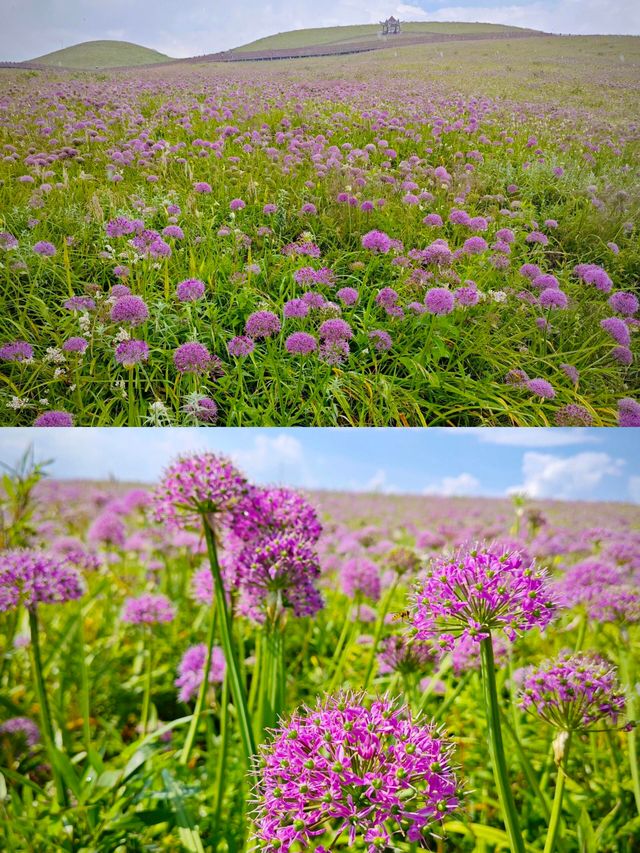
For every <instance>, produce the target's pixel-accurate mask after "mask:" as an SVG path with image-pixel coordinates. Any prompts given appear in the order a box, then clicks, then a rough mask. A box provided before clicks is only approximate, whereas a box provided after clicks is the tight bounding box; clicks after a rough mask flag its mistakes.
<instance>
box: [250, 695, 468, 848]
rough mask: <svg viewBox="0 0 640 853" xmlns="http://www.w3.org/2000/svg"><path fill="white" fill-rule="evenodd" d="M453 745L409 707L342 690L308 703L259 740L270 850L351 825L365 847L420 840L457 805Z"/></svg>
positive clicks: (260, 805) (260, 810)
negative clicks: (268, 738) (263, 741)
mask: <svg viewBox="0 0 640 853" xmlns="http://www.w3.org/2000/svg"><path fill="white" fill-rule="evenodd" d="M451 752H452V746H451V744H450V743H449V742H448V741H447V740H446V739H445V738H444V737H443V736H442V733H441V732H440V730H439V729H437V728H436V726H435V725H433V724H427V723H424V722H423V721H422V720H421V719H420V718H419V717H418V718H416V719H414V718H413V717H412V714H411V710H410V709H409V707H408V706H406V705H402V704H400V703H399V702H397V701H394V700H391V699H387V698H382V699H376V700H374V701H373V702H371V703H370V704H369V703H368V702H367V700H366V698H365V696H364V695H362V694H341V695H339V696H337V697H333V696H330V697H328V698H325V700H324V701H321V700H319V701H318V704H317V705H316V707H315V708H314V709H311V708H308V707H305V706H303V707H302V708H300V709H298V710H297V711H296V712H295V713H294V714H293V715H292V716H291V717H290V719H289V720H287V721H286V722H282V723H281V724H280V727H279V728H278V729H277V730H276V731H275V733H274V737H273V739H272V740H271V741H270V742H269V743H267V744H265V745H263V746H262V747H261V748H260V758H261V764H260V766H259V768H256V774H257V776H258V780H257V786H256V798H257V803H256V814H255V826H256V834H257V837H258V843H259V845H260V846H261V847H263V849H264V850H265V851H267V853H275V851H281V853H289V851H290V849H291V848H292V847H294V849H297V847H298V846H299V845H302V847H308V846H311V845H313V844H314V842H315V839H316V838H317V837H318V835H320V834H321V833H324V832H327V833H330V834H331V836H330V837H334V836H335V835H336V833H337V834H338V835H339V834H340V833H341V832H342V831H345V832H348V835H349V846H353V844H354V843H355V841H356V839H360V840H362V841H364V843H365V844H366V849H367V851H368V853H376V851H378V850H381V849H382V850H383V849H389V848H391V849H395V847H396V842H397V841H400V840H402V841H404V840H408V841H409V842H420V841H421V840H422V839H423V838H426V837H427V836H428V834H429V832H430V830H431V829H432V827H433V826H434V824H438V823H439V822H441V821H442V820H443V818H444V817H446V815H447V814H448V813H449V812H451V811H452V810H453V809H455V808H456V807H457V805H458V796H457V789H456V780H455V776H454V774H453V770H452V768H451V763H450V760H451Z"/></svg>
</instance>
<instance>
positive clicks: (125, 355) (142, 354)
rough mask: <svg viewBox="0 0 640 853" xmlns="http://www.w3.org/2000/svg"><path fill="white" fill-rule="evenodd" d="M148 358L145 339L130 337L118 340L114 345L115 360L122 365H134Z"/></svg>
mask: <svg viewBox="0 0 640 853" xmlns="http://www.w3.org/2000/svg"><path fill="white" fill-rule="evenodd" d="M148 358H149V344H148V343H147V342H146V341H138V340H135V339H131V340H128V341H120V343H119V344H118V346H117V347H116V361H117V362H118V364H121V365H122V366H123V367H134V366H135V365H136V364H139V363H140V362H141V361H147V360H148Z"/></svg>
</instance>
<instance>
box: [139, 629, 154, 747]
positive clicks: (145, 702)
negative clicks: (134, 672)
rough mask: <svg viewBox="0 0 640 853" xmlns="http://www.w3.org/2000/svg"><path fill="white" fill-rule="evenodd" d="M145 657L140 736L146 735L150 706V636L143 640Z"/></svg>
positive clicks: (151, 655) (151, 675) (151, 667)
mask: <svg viewBox="0 0 640 853" xmlns="http://www.w3.org/2000/svg"><path fill="white" fill-rule="evenodd" d="M145 647H146V648H145V657H146V665H147V667H146V672H145V678H144V692H143V694H142V713H141V715H140V727H141V728H142V737H146V734H147V726H148V724H149V708H150V706H151V682H152V677H153V652H152V650H151V649H152V646H151V637H149V636H148V634H147V637H146V642H145Z"/></svg>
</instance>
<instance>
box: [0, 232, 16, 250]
mask: <svg viewBox="0 0 640 853" xmlns="http://www.w3.org/2000/svg"><path fill="white" fill-rule="evenodd" d="M18 246H19V243H18V240H17V239H16V238H15V237H14V236H13V234H10V233H9V232H8V231H0V249H2V250H3V251H5V252H10V251H11V250H12V249H17V248H18Z"/></svg>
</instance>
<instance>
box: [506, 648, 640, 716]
mask: <svg viewBox="0 0 640 853" xmlns="http://www.w3.org/2000/svg"><path fill="white" fill-rule="evenodd" d="M518 704H519V705H520V707H521V708H524V709H525V710H526V711H532V712H534V713H535V714H537V715H538V716H539V717H541V718H542V719H543V720H545V721H546V722H547V723H549V724H550V725H552V726H555V727H556V728H558V729H561V730H562V731H565V732H571V731H583V730H584V729H587V728H588V727H589V726H591V725H593V723H597V722H600V721H601V720H604V721H606V722H609V723H610V724H612V725H616V723H617V721H618V716H619V715H620V714H621V713H622V712H623V711H624V708H625V697H624V693H623V692H622V689H621V687H620V684H619V682H618V679H617V677H616V671H615V668H614V667H613V666H611V665H610V664H609V663H607V662H606V661H605V660H603V659H602V658H600V657H598V656H596V655H588V654H577V655H569V654H562V655H560V656H559V657H557V658H556V659H555V660H549V661H545V662H544V663H543V664H542V665H541V666H539V667H537V668H533V667H531V668H529V669H528V670H527V671H526V672H525V674H524V679H523V682H522V686H521V688H520V700H519V703H518Z"/></svg>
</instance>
